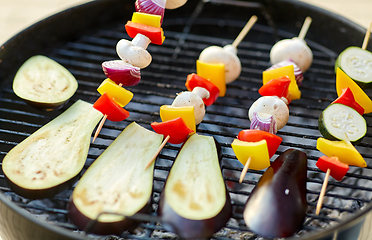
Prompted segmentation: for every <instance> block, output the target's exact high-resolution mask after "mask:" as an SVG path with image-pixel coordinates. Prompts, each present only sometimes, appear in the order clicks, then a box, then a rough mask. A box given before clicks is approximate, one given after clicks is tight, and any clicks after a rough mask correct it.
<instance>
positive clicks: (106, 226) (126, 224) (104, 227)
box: [67, 197, 152, 236]
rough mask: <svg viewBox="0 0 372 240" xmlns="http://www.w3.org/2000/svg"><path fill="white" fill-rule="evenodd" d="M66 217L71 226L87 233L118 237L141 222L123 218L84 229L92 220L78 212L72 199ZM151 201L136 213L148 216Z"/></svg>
mask: <svg viewBox="0 0 372 240" xmlns="http://www.w3.org/2000/svg"><path fill="white" fill-rule="evenodd" d="M67 210H68V217H69V219H70V220H71V222H72V223H73V224H75V225H76V226H77V227H78V228H79V229H80V230H87V231H88V233H93V234H97V235H111V234H114V235H117V236H120V235H121V234H122V233H123V232H124V231H129V232H132V231H133V230H134V229H136V228H137V226H138V224H140V223H141V222H140V221H138V220H134V219H131V218H124V219H123V220H122V221H118V222H100V221H97V222H95V223H94V224H93V225H92V226H91V228H90V229H85V228H86V227H87V226H88V224H89V223H90V222H91V221H93V220H94V219H90V218H88V217H87V216H85V215H84V214H83V213H81V212H80V211H79V209H78V208H77V207H76V205H75V204H74V201H73V199H72V197H71V198H70V201H69V203H68V206H67ZM151 210H152V207H151V201H150V200H149V202H148V203H147V204H146V205H145V206H144V207H143V208H142V209H141V210H140V211H138V213H144V214H149V213H151Z"/></svg>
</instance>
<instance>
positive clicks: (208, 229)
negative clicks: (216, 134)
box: [158, 138, 232, 239]
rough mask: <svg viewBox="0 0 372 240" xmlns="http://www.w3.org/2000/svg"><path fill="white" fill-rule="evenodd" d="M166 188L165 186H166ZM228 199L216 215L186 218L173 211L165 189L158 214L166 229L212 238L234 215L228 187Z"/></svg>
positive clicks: (217, 146)
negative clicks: (202, 217) (196, 218)
mask: <svg viewBox="0 0 372 240" xmlns="http://www.w3.org/2000/svg"><path fill="white" fill-rule="evenodd" d="M213 139H214V142H215V144H216V149H217V155H218V160H219V163H221V159H222V151H221V146H220V144H219V143H218V141H217V140H216V139H215V138H213ZM164 188H165V187H164ZM225 189H226V191H225V192H226V201H225V205H224V206H223V208H222V209H221V211H220V212H219V213H218V214H217V215H216V216H214V217H212V218H209V219H203V220H192V219H187V218H184V217H182V216H180V215H178V214H177V213H176V212H174V211H173V209H172V208H171V206H170V205H169V203H168V202H167V200H166V198H165V193H164V192H165V191H164V189H163V191H162V193H161V195H160V201H159V208H158V215H159V216H160V217H161V223H162V226H163V228H164V229H165V230H166V231H169V232H173V233H175V234H177V235H178V236H180V237H181V238H184V239H197V238H210V237H212V236H213V235H214V234H215V233H216V232H218V231H219V230H221V229H222V228H223V227H224V226H225V225H226V223H227V222H228V221H229V219H230V218H231V216H232V204H231V199H230V195H229V191H228V190H227V188H226V184H225Z"/></svg>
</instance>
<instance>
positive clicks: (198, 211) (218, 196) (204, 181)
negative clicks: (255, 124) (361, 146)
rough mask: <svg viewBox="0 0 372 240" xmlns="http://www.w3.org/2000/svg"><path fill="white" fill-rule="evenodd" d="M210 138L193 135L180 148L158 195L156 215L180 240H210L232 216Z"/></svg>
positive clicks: (217, 151) (217, 152)
mask: <svg viewBox="0 0 372 240" xmlns="http://www.w3.org/2000/svg"><path fill="white" fill-rule="evenodd" d="M220 153H221V152H220V148H219V145H218V143H217V142H216V141H215V140H214V138H213V137H209V136H202V135H198V134H194V135H192V136H191V137H190V138H189V139H188V140H187V141H186V143H185V144H184V145H183V146H182V148H181V150H180V152H179V154H178V156H177V158H176V161H175V162H174V164H173V166H172V169H171V171H170V173H169V176H168V179H167V182H166V185H165V187H164V190H163V192H162V194H161V198H160V202H159V210H158V214H159V217H160V218H161V222H162V224H163V227H164V229H165V230H167V231H170V232H174V233H176V234H178V235H179V236H180V237H181V238H209V237H212V236H213V234H214V233H216V232H218V231H219V230H220V229H221V228H223V227H224V226H225V225H226V223H227V221H228V220H229V219H230V217H231V214H232V206H231V201H230V196H229V192H228V190H227V189H226V186H225V182H224V179H223V177H222V173H221V168H220V165H219V162H220V159H221V154H220Z"/></svg>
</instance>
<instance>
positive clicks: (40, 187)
mask: <svg viewBox="0 0 372 240" xmlns="http://www.w3.org/2000/svg"><path fill="white" fill-rule="evenodd" d="M101 118H102V113H101V112H99V111H97V110H96V109H94V108H93V106H92V104H90V103H87V102H84V101H82V100H78V101H77V102H76V103H74V104H73V105H72V106H71V107H70V108H68V109H67V110H66V111H65V112H63V113H62V114H61V115H59V116H58V117H57V118H55V119H54V120H52V121H51V122H49V123H48V124H46V125H45V126H43V127H42V128H40V129H39V130H37V131H36V132H35V133H33V134H32V135H30V136H29V137H27V138H26V139H25V140H23V141H22V142H21V143H19V144H18V145H17V146H16V147H14V148H13V149H11V150H10V151H9V153H8V154H7V155H6V156H5V158H4V159H3V164H2V168H3V172H4V175H5V177H6V179H7V180H8V183H9V186H10V188H11V189H12V190H13V191H14V192H15V193H17V194H19V195H21V196H23V197H26V198H31V199H38V198H47V197H52V196H53V195H55V194H57V193H59V192H61V191H63V190H65V189H67V188H68V187H70V185H71V184H72V183H73V182H74V180H75V178H76V177H78V175H79V173H80V171H81V170H82V169H83V167H84V164H85V161H86V159H87V155H88V150H89V145H90V139H91V135H92V131H93V129H94V128H95V126H96V125H97V123H98V122H99V120H100V119H101Z"/></svg>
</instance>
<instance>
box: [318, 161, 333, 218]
mask: <svg viewBox="0 0 372 240" xmlns="http://www.w3.org/2000/svg"><path fill="white" fill-rule="evenodd" d="M330 174H331V169H329V168H328V169H327V173H326V175H325V177H324V181H323V186H322V190H321V191H320V195H319V199H318V203H317V205H316V211H315V214H316V215H319V213H320V209H321V208H322V205H323V198H324V195H325V192H326V189H327V185H328V179H329V175H330Z"/></svg>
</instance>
